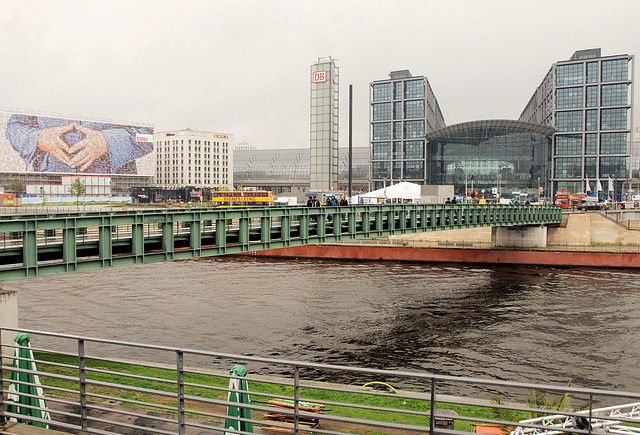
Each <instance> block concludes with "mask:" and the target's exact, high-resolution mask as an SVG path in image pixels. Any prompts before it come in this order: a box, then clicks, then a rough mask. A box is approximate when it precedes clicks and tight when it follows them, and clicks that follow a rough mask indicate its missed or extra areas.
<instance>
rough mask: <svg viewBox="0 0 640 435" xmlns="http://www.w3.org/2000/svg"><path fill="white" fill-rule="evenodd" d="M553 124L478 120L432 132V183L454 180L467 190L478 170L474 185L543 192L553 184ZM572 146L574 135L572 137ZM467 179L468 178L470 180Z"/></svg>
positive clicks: (459, 189)
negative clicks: (551, 171) (551, 167)
mask: <svg viewBox="0 0 640 435" xmlns="http://www.w3.org/2000/svg"><path fill="white" fill-rule="evenodd" d="M554 131H555V129H554V128H553V127H549V126H544V125H539V124H532V123H528V122H522V121H509V120H486V121H473V122H467V123H463V124H456V125H453V126H450V127H445V128H442V129H440V130H436V131H434V132H432V133H429V134H427V140H428V143H427V161H428V167H427V179H428V184H453V185H454V186H455V192H456V194H461V195H462V194H464V189H465V185H466V186H467V187H469V181H468V180H469V178H470V176H471V175H473V180H474V190H478V191H479V192H480V194H482V191H483V190H484V196H485V197H486V198H489V197H492V195H493V194H492V192H493V189H494V188H496V189H498V184H500V192H501V193H502V196H505V197H510V196H511V195H513V194H514V192H523V193H527V194H529V195H530V196H533V197H537V196H538V195H539V193H538V192H539V190H538V186H540V187H542V188H543V189H544V191H543V192H542V193H543V196H544V194H545V193H546V192H547V189H548V179H549V172H550V166H551V161H550V156H551V137H552V135H553V133H554ZM566 142H567V146H571V140H567V141H566ZM465 180H466V181H467V183H466V184H465Z"/></svg>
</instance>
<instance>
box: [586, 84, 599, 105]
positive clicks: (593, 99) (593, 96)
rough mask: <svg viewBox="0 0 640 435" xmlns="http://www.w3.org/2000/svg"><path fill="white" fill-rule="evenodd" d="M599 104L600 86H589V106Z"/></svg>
mask: <svg viewBox="0 0 640 435" xmlns="http://www.w3.org/2000/svg"><path fill="white" fill-rule="evenodd" d="M597 105H598V87H597V86H587V107H596V106H597Z"/></svg>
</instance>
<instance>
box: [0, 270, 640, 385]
mask: <svg viewBox="0 0 640 435" xmlns="http://www.w3.org/2000/svg"><path fill="white" fill-rule="evenodd" d="M639 283H640V273H639V272H635V271H623V270H597V269H594V270H587V269H549V268H537V267H512V266H509V267H502V266H495V267H465V266H451V265H444V266H443V265H428V264H407V263H394V262H381V263H375V262H348V261H339V262H335V261H323V260H277V259H276V260H274V259H251V258H249V257H231V258H221V257H214V258H208V259H199V260H191V261H176V262H167V263H156V264H149V265H141V266H133V267H125V268H117V269H104V270H99V271H92V272H83V273H79V274H72V275H65V276H60V277H54V278H37V279H32V280H25V281H17V282H10V283H5V284H4V287H5V289H7V290H17V291H18V292H19V293H18V295H19V317H20V326H21V327H23V328H27V329H37V330H45V331H52V332H60V333H69V334H77V335H85V336H91V337H100V338H111V339H117V340H125V341H136V342H141V343H149V344H159V345H167V346H179V347H186V348H192V349H204V350H211V351H217V352H225V353H237V354H244V355H259V356H264V357H274V358H281V359H291V360H301V361H311V362H318V363H328V364H340V365H354V366H362V367H369V368H383V369H401V370H411V371H422V372H429V373H437V374H446V375H455V376H472V377H481V378H494V379H502V380H512V381H524V382H528V381H530V380H534V379H535V380H540V381H541V382H543V383H558V384H561V385H566V384H567V382H568V381H569V380H570V379H571V380H572V381H573V386H582V387H592V388H606V389H622V390H627V391H640V373H638V370H637V367H638V361H640V334H639V333H638V331H639V330H640V292H639V291H638V284H639Z"/></svg>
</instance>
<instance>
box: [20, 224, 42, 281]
mask: <svg viewBox="0 0 640 435" xmlns="http://www.w3.org/2000/svg"><path fill="white" fill-rule="evenodd" d="M22 262H23V264H24V267H25V268H26V269H27V275H28V276H35V275H36V270H35V268H36V267H37V266H38V238H37V237H36V230H35V223H34V222H31V221H28V222H26V228H25V231H24V232H23V233H22ZM31 269H33V273H31Z"/></svg>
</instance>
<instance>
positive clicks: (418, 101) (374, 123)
mask: <svg viewBox="0 0 640 435" xmlns="http://www.w3.org/2000/svg"><path fill="white" fill-rule="evenodd" d="M370 101H371V130H370V139H371V145H370V146H371V177H372V178H371V179H372V181H373V187H374V189H379V188H381V187H383V185H384V184H385V183H387V184H389V183H391V181H392V180H393V181H395V182H399V181H403V180H406V181H411V182H414V183H419V184H424V183H425V181H426V150H425V144H426V141H425V140H424V137H425V134H426V133H427V132H429V131H432V130H433V129H434V128H440V127H443V126H444V125H445V124H444V118H443V116H442V113H441V112H440V108H439V106H438V102H437V100H436V98H435V95H434V94H433V91H432V90H431V87H430V86H429V82H428V80H427V79H426V78H424V77H421V76H420V77H414V76H412V75H411V73H410V72H409V71H407V70H402V71H393V72H391V74H390V75H389V80H381V81H378V82H374V83H372V84H371V99H370Z"/></svg>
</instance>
